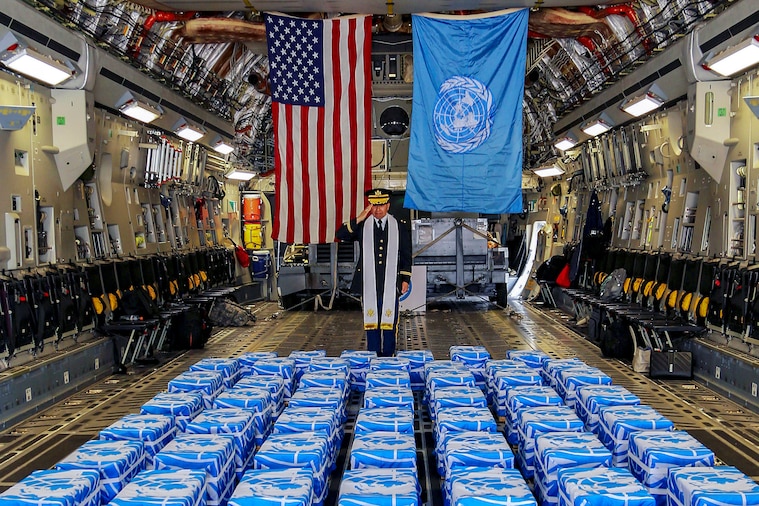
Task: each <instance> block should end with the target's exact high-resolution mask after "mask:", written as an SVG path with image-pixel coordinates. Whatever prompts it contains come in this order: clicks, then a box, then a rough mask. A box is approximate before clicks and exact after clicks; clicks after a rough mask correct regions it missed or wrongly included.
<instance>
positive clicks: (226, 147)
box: [211, 135, 235, 155]
mask: <svg viewBox="0 0 759 506" xmlns="http://www.w3.org/2000/svg"><path fill="white" fill-rule="evenodd" d="M211 147H212V148H213V149H214V150H216V151H217V152H219V153H221V154H222V155H228V154H229V153H231V152H232V151H234V150H235V147H234V146H232V145H231V144H229V143H228V142H226V141H225V140H224V139H222V138H221V135H217V136H216V138H215V139H214V140H213V142H211Z"/></svg>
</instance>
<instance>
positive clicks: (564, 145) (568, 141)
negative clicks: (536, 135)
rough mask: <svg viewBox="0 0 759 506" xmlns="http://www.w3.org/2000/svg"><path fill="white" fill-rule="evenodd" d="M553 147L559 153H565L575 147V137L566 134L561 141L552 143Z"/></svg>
mask: <svg viewBox="0 0 759 506" xmlns="http://www.w3.org/2000/svg"><path fill="white" fill-rule="evenodd" d="M553 145H554V146H555V147H556V149H559V150H561V151H566V150H568V149H571V148H573V147H575V146H576V145H577V137H575V136H574V135H572V134H571V133H568V134H567V135H565V136H564V137H562V138H561V139H558V140H557V141H556V142H554V143H553Z"/></svg>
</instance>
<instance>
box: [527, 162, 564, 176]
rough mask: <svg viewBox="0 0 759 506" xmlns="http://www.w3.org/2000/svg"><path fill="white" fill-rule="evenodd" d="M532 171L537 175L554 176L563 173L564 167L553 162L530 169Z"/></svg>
mask: <svg viewBox="0 0 759 506" xmlns="http://www.w3.org/2000/svg"><path fill="white" fill-rule="evenodd" d="M532 172H534V173H535V175H536V176H539V177H554V176H561V175H562V174H564V169H562V168H561V167H559V166H558V165H557V164H553V165H546V166H544V167H539V168H537V169H532Z"/></svg>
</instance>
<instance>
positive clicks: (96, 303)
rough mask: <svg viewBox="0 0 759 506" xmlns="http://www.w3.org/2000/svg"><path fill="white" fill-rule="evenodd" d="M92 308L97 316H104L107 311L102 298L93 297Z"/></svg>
mask: <svg viewBox="0 0 759 506" xmlns="http://www.w3.org/2000/svg"><path fill="white" fill-rule="evenodd" d="M92 308H93V309H94V310H95V313H96V314H103V311H105V303H104V302H103V299H102V298H101V297H92Z"/></svg>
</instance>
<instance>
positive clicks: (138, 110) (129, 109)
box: [116, 91, 163, 123]
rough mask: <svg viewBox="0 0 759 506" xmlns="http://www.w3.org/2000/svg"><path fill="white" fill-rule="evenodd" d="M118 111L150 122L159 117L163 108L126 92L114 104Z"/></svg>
mask: <svg viewBox="0 0 759 506" xmlns="http://www.w3.org/2000/svg"><path fill="white" fill-rule="evenodd" d="M116 107H118V109H119V111H121V112H122V113H123V114H125V115H127V116H129V117H130V118H134V119H136V120H137V121H142V122H143V123H150V122H151V121H154V120H156V119H158V118H160V117H161V114H163V109H161V107H160V106H157V105H151V104H148V103H147V102H145V101H143V100H139V99H138V98H136V97H135V96H134V95H132V93H130V92H128V91H127V92H126V93H124V95H123V96H122V97H121V99H120V100H119V101H118V103H117V104H116Z"/></svg>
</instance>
